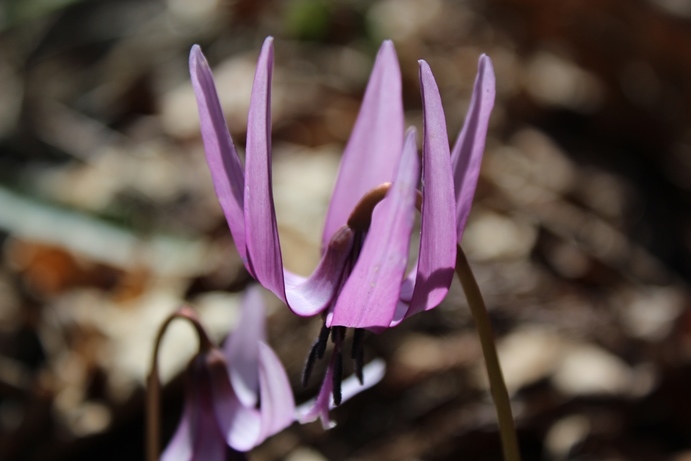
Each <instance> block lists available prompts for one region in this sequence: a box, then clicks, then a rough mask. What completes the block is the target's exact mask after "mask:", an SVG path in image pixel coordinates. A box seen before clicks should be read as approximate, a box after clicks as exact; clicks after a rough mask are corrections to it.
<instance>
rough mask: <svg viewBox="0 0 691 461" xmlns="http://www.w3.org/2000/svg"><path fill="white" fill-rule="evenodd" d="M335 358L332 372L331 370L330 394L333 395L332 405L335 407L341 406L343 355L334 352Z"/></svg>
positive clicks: (339, 352)
mask: <svg viewBox="0 0 691 461" xmlns="http://www.w3.org/2000/svg"><path fill="white" fill-rule="evenodd" d="M334 354H336V356H335V357H334V370H333V389H332V391H331V393H332V394H333V398H334V403H335V404H336V405H340V404H341V400H342V399H343V396H342V395H341V382H342V381H343V354H341V351H334Z"/></svg>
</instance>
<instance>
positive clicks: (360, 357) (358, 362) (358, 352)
mask: <svg viewBox="0 0 691 461" xmlns="http://www.w3.org/2000/svg"><path fill="white" fill-rule="evenodd" d="M364 337H365V330H364V328H356V329H355V331H354V332H353V346H352V348H351V350H350V357H351V358H352V359H353V360H355V375H356V376H357V379H358V381H360V384H364V376H363V374H362V367H363V365H364V363H365V350H364V348H363V347H362V342H363V338H364Z"/></svg>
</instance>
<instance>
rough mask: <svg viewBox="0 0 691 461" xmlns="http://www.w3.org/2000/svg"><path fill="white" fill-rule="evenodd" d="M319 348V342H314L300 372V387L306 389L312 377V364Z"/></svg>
mask: <svg viewBox="0 0 691 461" xmlns="http://www.w3.org/2000/svg"><path fill="white" fill-rule="evenodd" d="M318 347H319V340H317V341H315V343H314V344H313V345H312V348H311V349H310V353H309V354H308V355H307V361H306V362H305V368H304V369H303V370H302V387H307V384H308V383H309V380H310V376H311V375H312V368H314V362H315V360H316V358H317V353H318V352H319V351H318V350H317V349H318Z"/></svg>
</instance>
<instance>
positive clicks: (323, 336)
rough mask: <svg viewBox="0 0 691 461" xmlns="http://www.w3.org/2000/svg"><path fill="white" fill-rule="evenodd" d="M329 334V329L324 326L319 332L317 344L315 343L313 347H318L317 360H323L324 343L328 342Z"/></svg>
mask: <svg viewBox="0 0 691 461" xmlns="http://www.w3.org/2000/svg"><path fill="white" fill-rule="evenodd" d="M329 333H331V328H329V327H327V326H326V325H322V329H321V331H320V332H319V338H317V342H316V343H315V346H318V347H317V358H318V359H319V360H321V359H323V358H324V352H325V351H326V343H327V341H328V340H329Z"/></svg>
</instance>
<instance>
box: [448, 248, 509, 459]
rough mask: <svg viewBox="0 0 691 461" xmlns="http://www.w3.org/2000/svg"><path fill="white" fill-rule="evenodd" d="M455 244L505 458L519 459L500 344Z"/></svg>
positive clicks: (475, 284) (479, 294)
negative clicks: (500, 362) (498, 344)
mask: <svg viewBox="0 0 691 461" xmlns="http://www.w3.org/2000/svg"><path fill="white" fill-rule="evenodd" d="M456 248H457V249H456V275H458V279H459V280H460V281H461V285H462V286H463V291H464V292H465V296H466V299H467V300H468V305H469V306H470V311H471V312H472V314H473V318H474V319H475V325H476V327H477V334H478V336H479V337H480V345H481V346H482V355H484V357H485V366H486V368H487V376H488V377H489V385H490V392H491V393H492V400H494V407H495V409H496V411H497V419H498V420H499V433H500V435H501V444H502V450H503V452H504V460H505V461H520V459H521V455H520V451H519V450H518V439H517V437H516V428H515V427H514V422H513V414H512V412H511V401H510V399H509V392H508V391H507V390H506V383H505V382H504V376H503V374H502V371H501V365H500V364H499V357H498V356H497V348H496V346H495V344H494V333H493V332H492V324H491V322H490V319H489V315H488V314H487V308H486V307H485V301H484V300H483V299H482V293H481V292H480V287H479V286H478V284H477V281H476V280H475V276H474V275H473V272H472V270H471V269H470V265H469V264H468V260H467V259H466V257H465V254H464V253H463V250H462V249H461V246H460V245H457V247H456Z"/></svg>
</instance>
